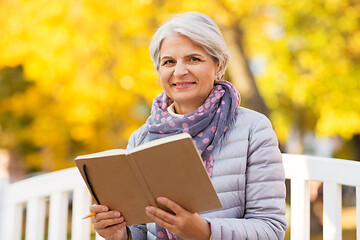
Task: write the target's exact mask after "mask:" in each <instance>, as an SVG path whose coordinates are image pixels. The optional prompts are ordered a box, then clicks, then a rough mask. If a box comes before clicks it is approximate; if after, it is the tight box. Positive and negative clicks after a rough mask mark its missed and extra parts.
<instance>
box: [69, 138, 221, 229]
mask: <svg viewBox="0 0 360 240" xmlns="http://www.w3.org/2000/svg"><path fill="white" fill-rule="evenodd" d="M75 163H76V166H77V167H78V169H79V171H80V173H81V175H82V177H83V179H84V181H85V182H86V185H87V187H88V189H89V191H90V193H91V195H92V196H93V198H94V199H95V200H96V201H97V203H98V204H102V205H106V206H108V207H109V208H110V210H118V211H120V212H121V213H122V215H123V216H124V218H125V221H126V223H127V224H128V225H134V224H142V223H147V222H151V221H152V220H151V219H150V218H148V217H147V216H146V214H145V207H146V206H150V205H152V206H157V207H160V208H162V209H164V210H166V211H170V210H169V209H166V208H165V207H164V206H161V205H159V204H158V203H157V202H156V199H157V197H160V196H162V197H167V198H169V199H171V200H173V201H174V202H176V203H178V204H179V205H180V206H182V207H183V208H184V209H186V210H188V211H190V212H203V211H208V210H212V209H217V208H221V207H222V206H221V203H220V201H219V199H218V197H217V194H216V192H215V190H214V188H213V185H212V183H211V180H210V178H209V176H208V174H207V171H206V169H205V166H204V164H203V160H202V158H201V156H200V154H199V153H198V151H197V148H196V146H195V144H194V142H193V140H192V138H191V136H190V135H189V134H187V133H181V134H178V135H173V136H170V137H165V138H161V139H157V140H154V141H150V142H148V143H145V144H142V145H139V146H137V147H135V148H133V149H131V150H129V151H127V150H124V149H113V150H108V151H104V152H99V153H93V154H88V155H83V156H79V157H77V158H76V159H75Z"/></svg>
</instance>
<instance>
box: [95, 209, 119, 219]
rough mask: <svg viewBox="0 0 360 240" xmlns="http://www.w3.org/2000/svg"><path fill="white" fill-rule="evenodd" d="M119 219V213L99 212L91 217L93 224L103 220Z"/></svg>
mask: <svg viewBox="0 0 360 240" xmlns="http://www.w3.org/2000/svg"><path fill="white" fill-rule="evenodd" d="M119 217H121V213H120V212H118V211H109V212H100V213H97V214H96V215H95V216H94V217H92V219H93V222H99V221H101V220H104V219H113V218H119Z"/></svg>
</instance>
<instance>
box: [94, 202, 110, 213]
mask: <svg viewBox="0 0 360 240" xmlns="http://www.w3.org/2000/svg"><path fill="white" fill-rule="evenodd" d="M106 211H109V208H108V207H107V206H104V205H97V204H93V205H91V206H90V212H92V213H99V212H106Z"/></svg>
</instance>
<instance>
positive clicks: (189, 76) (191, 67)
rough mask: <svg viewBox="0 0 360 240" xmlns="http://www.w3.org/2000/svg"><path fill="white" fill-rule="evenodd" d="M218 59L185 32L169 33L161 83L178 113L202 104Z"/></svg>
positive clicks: (162, 52)
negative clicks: (214, 58) (181, 33)
mask: <svg viewBox="0 0 360 240" xmlns="http://www.w3.org/2000/svg"><path fill="white" fill-rule="evenodd" d="M217 71H218V63H216V62H215V61H214V60H213V58H212V57H211V56H210V55H209V54H208V53H207V52H206V51H205V50H204V49H203V48H202V47H200V46H199V45H197V44H196V43H194V42H193V41H192V40H190V38H188V37H185V36H183V35H174V36H169V37H166V38H165V39H164V40H163V41H162V44H161V48H160V67H159V71H158V72H159V77H160V82H161V86H162V88H163V89H164V91H165V93H166V94H167V95H168V97H169V98H171V99H172V100H174V102H175V110H176V113H178V114H186V113H190V112H192V111H194V110H195V109H197V108H198V107H200V106H201V105H202V104H203V103H204V101H205V100H206V98H207V96H208V95H209V93H210V92H211V90H212V88H213V87H214V81H215V76H216V73H217Z"/></svg>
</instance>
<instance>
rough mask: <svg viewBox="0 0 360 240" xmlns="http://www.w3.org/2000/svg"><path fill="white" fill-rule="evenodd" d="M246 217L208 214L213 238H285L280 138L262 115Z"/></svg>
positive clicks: (252, 143) (250, 165) (251, 155)
mask: <svg viewBox="0 0 360 240" xmlns="http://www.w3.org/2000/svg"><path fill="white" fill-rule="evenodd" d="M245 178H246V185H245V213H244V218H241V219H235V218H205V219H206V220H207V221H208V222H209V223H210V226H211V232H212V239H213V240H220V239H234V240H235V239H239V240H240V239H249V240H255V239H261V240H264V239H271V240H274V239H284V236H285V230H286V219H285V212H286V204H285V195H286V190H285V182H284V181H285V174H284V169H283V165H282V158H281V153H280V150H279V148H278V141H277V138H276V135H275V132H274V131H273V129H272V126H271V123H270V121H269V120H268V119H267V118H266V117H264V116H262V117H261V118H260V119H259V120H258V121H257V122H256V123H254V125H253V127H252V129H251V130H250V138H249V146H248V154H247V168H246V176H245Z"/></svg>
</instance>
